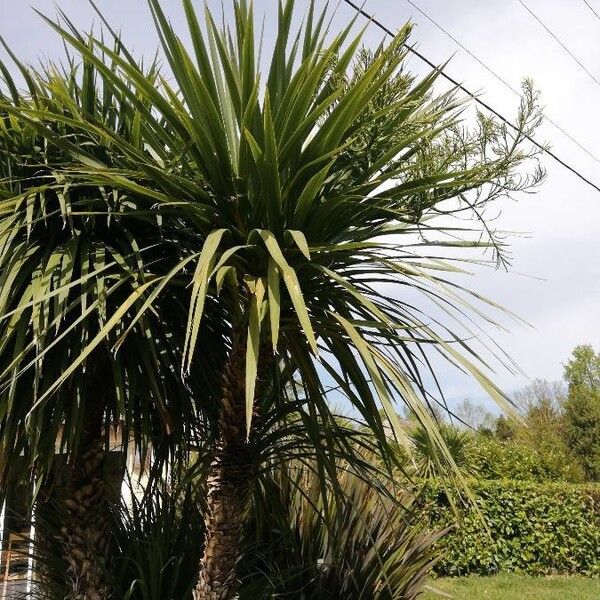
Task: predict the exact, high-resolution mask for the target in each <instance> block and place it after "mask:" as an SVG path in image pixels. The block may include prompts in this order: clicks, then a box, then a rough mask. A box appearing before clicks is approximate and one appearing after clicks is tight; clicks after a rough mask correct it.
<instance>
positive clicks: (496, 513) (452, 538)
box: [425, 480, 600, 576]
mask: <svg viewBox="0 0 600 600" xmlns="http://www.w3.org/2000/svg"><path fill="white" fill-rule="evenodd" d="M471 490H472V492H473V495H474V497H475V504H476V508H473V507H472V506H471V507H470V508H468V509H465V510H463V512H462V515H461V516H460V521H459V522H458V523H457V514H456V511H455V509H453V508H452V507H451V506H450V504H449V502H448V498H447V496H446V493H445V491H444V490H443V488H442V487H441V486H438V485H437V484H430V485H429V486H428V489H427V491H426V494H425V495H426V497H428V499H429V501H431V505H430V507H431V508H430V511H431V512H430V524H431V526H433V527H435V528H439V527H440V526H450V525H456V527H454V528H453V529H452V530H451V531H450V532H449V533H448V534H447V535H446V536H445V537H444V538H443V540H442V542H440V543H441V544H442V549H443V551H444V558H443V559H442V560H441V562H440V563H439V564H438V566H437V568H436V570H437V572H438V574H440V575H449V576H454V575H468V574H477V575H491V574H495V573H499V572H515V573H527V574H530V575H549V574H559V573H560V574H571V573H579V574H584V575H600V485H594V484H580V485H577V484H564V483H532V482H523V481H508V480H503V481H475V482H472V483H471ZM482 519H483V523H482ZM486 528H487V530H486Z"/></svg>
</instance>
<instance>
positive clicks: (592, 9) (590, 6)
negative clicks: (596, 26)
mask: <svg viewBox="0 0 600 600" xmlns="http://www.w3.org/2000/svg"><path fill="white" fill-rule="evenodd" d="M583 3H584V4H585V5H586V6H587V7H588V8H589V9H590V10H591V11H592V12H593V13H594V14H595V15H596V18H597V19H600V15H599V14H598V13H597V12H596V10H595V9H594V7H593V6H592V5H591V4H590V3H589V2H588V1H587V0H583Z"/></svg>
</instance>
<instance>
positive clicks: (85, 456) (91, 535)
mask: <svg viewBox="0 0 600 600" xmlns="http://www.w3.org/2000/svg"><path fill="white" fill-rule="evenodd" d="M93 379H95V378H93ZM97 383H98V385H99V386H100V387H97V388H96V389H94V388H93V386H90V389H89V392H88V395H89V396H91V395H92V394H96V395H97V396H96V401H95V402H94V401H91V402H89V404H88V406H86V407H85V411H86V414H85V417H84V424H83V432H82V437H81V442H80V444H79V452H78V453H77V456H76V457H75V460H74V461H73V463H72V464H71V465H69V469H70V473H69V478H68V481H67V484H66V489H65V496H64V500H63V509H64V513H63V515H62V518H64V523H63V526H62V528H61V538H62V540H61V541H62V547H63V553H64V558H65V560H66V562H67V565H68V567H67V580H68V584H69V588H70V589H69V594H68V596H67V598H66V600H107V599H108V598H109V597H110V591H109V587H108V584H107V581H106V565H107V562H108V558H109V554H108V553H109V519H110V516H109V494H108V488H107V484H106V479H105V464H106V457H107V452H106V448H105V446H104V439H103V425H104V410H105V402H104V401H103V400H104V398H103V397H102V396H103V392H102V390H103V388H105V387H106V385H107V382H106V381H104V382H102V383H100V382H97ZM87 400H88V401H89V400H92V398H91V397H88V398H87Z"/></svg>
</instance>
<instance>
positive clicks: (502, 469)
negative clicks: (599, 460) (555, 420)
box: [467, 435, 584, 483]
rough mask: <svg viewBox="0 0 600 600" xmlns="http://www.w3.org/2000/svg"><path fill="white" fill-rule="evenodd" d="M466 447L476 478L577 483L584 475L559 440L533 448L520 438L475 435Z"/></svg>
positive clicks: (469, 462)
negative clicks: (506, 439)
mask: <svg viewBox="0 0 600 600" xmlns="http://www.w3.org/2000/svg"><path fill="white" fill-rule="evenodd" d="M468 449H469V457H468V460H467V462H468V464H469V465H470V469H471V471H472V472H474V473H477V477H478V478H479V479H516V480H524V481H534V482H535V481H537V482H543V481H568V482H573V483H578V482H580V481H582V480H583V477H584V475H583V472H582V470H581V467H580V466H579V464H578V462H577V460H575V459H574V458H573V457H572V456H570V454H569V452H568V451H567V450H566V449H565V447H564V446H563V445H561V444H554V445H550V444H544V445H543V447H539V448H535V447H533V446H531V445H529V444H527V443H523V442H518V441H513V442H504V441H502V440H498V439H495V438H490V437H487V436H485V435H477V436H475V437H474V439H473V441H472V443H471V444H470V445H469V446H468Z"/></svg>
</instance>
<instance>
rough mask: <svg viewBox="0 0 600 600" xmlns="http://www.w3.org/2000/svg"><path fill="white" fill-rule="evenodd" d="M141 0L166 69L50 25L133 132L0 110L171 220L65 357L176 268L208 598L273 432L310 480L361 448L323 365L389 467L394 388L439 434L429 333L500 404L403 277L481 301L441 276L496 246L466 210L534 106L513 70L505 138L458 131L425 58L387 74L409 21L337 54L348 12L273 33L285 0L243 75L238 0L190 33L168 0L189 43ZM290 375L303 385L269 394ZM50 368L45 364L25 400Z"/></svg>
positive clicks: (352, 41) (233, 557) (283, 25)
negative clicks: (196, 434) (108, 92)
mask: <svg viewBox="0 0 600 600" xmlns="http://www.w3.org/2000/svg"><path fill="white" fill-rule="evenodd" d="M149 4H150V6H151V9H152V14H153V16H154V19H155V22H156V26H157V31H158V34H159V37H160V40H161V43H162V47H163V51H164V55H165V57H166V59H167V61H168V65H169V68H170V70H171V71H172V73H173V78H172V79H171V80H170V81H167V80H162V79H160V80H156V79H155V78H149V77H148V75H147V74H146V73H144V72H143V71H142V70H141V69H140V67H139V65H138V64H137V63H136V62H135V61H134V60H133V59H132V58H131V55H129V54H128V53H123V54H121V55H119V54H118V53H115V52H114V51H113V50H112V49H111V48H109V47H107V46H106V44H105V43H104V42H103V40H102V39H97V38H96V39H89V40H82V38H81V36H80V35H79V34H78V32H77V30H76V29H74V27H73V26H72V25H70V24H69V22H68V21H67V22H66V24H64V25H61V24H56V23H52V22H51V25H52V26H53V27H54V28H55V29H57V30H58V31H59V32H60V34H61V35H62V36H63V38H64V39H65V41H66V42H67V43H68V44H70V45H71V47H73V48H74V49H76V50H77V51H78V52H79V53H81V54H82V55H83V56H84V57H85V59H86V60H87V61H89V62H90V64H93V65H94V66H95V68H96V69H97V70H98V72H99V73H100V74H101V76H102V77H103V78H104V79H105V80H106V81H108V82H110V86H111V89H112V90H114V93H115V94H118V96H119V98H120V99H122V100H123V101H125V102H126V104H129V105H131V106H132V107H133V108H135V110H134V112H136V111H139V112H140V114H141V117H140V119H139V120H138V121H137V126H138V128H137V129H136V131H137V132H138V133H139V138H136V140H135V143H132V142H131V140H129V139H127V137H125V136H122V135H121V134H120V133H118V132H117V133H115V132H114V131H113V130H112V129H111V128H110V127H107V126H106V124H105V123H103V122H102V120H101V119H98V118H91V119H90V118H87V117H86V118H77V117H76V116H74V117H73V118H71V117H65V116H64V114H63V113H62V112H61V111H55V110H52V107H50V109H49V110H47V109H46V108H44V109H43V110H28V109H27V108H26V107H25V108H23V107H18V109H14V110H12V111H11V114H16V115H19V117H20V118H23V119H25V120H28V121H29V122H30V123H31V124H35V126H36V127H37V128H38V130H39V131H42V132H43V133H44V134H46V133H47V134H48V135H47V142H48V143H49V144H58V145H60V147H61V148H63V149H65V150H66V151H67V152H68V153H69V155H70V163H69V164H68V165H65V167H64V168H63V169H61V175H62V176H64V177H65V178H66V180H67V181H68V182H69V183H70V184H71V185H77V186H90V185H91V186H96V187H98V186H99V187H101V188H102V189H107V190H109V191H110V192H113V191H116V192H117V193H120V194H124V195H127V196H128V197H129V196H130V195H133V196H135V198H136V202H135V204H134V205H133V206H131V205H129V204H128V203H122V204H121V205H120V206H121V207H122V209H123V210H124V211H125V212H126V213H127V217H128V218H132V219H143V220H145V221H147V220H151V221H155V220H156V219H157V218H158V217H160V221H161V223H162V226H163V227H168V230H169V231H171V232H173V233H174V235H177V232H179V234H180V235H179V237H178V238H177V241H178V244H177V248H178V250H179V251H180V252H181V253H183V257H182V259H181V261H180V262H179V264H176V265H175V266H173V267H172V268H168V267H171V263H169V262H168V261H167V263H166V264H164V265H163V266H164V272H163V274H162V276H157V278H156V279H152V280H148V288H147V289H148V294H147V296H146V297H145V301H144V302H143V304H142V306H141V308H140V310H139V311H137V312H136V313H135V314H134V315H133V316H132V317H131V318H128V317H129V315H128V314H127V311H126V310H125V307H126V306H128V303H134V302H135V301H137V299H138V298H139V294H140V292H139V290H137V289H136V290H134V291H132V293H131V294H130V296H129V297H128V298H127V299H126V300H125V301H124V302H123V304H122V308H116V309H115V311H114V313H113V314H112V317H111V318H110V319H109V320H108V321H107V324H106V326H105V327H104V328H103V329H102V330H101V332H100V333H101V334H102V335H99V336H96V337H95V338H93V339H92V340H91V341H90V343H89V344H88V345H87V346H86V348H85V349H84V350H83V352H82V353H80V354H79V355H78V356H74V357H73V359H72V362H71V365H70V367H69V369H72V370H74V369H76V368H78V367H79V366H80V365H81V364H82V363H83V362H84V361H85V357H86V355H87V354H89V353H91V352H93V351H94V350H95V348H97V347H98V346H99V345H100V344H101V343H103V340H105V339H107V338H110V337H111V335H112V332H113V329H114V328H123V329H125V334H128V333H129V332H130V331H133V330H132V329H131V328H132V327H134V326H135V325H136V324H138V323H139V322H140V319H142V318H143V317H144V316H145V315H146V314H147V313H148V312H151V311H152V310H153V309H156V307H155V306H154V305H155V303H156V302H159V301H160V298H162V297H163V295H164V294H165V293H167V294H169V293H173V294H177V295H178V296H177V297H180V296H179V294H181V293H182V281H183V282H185V283H189V284H190V287H191V303H190V310H189V316H188V323H187V327H186V329H185V334H186V337H185V343H184V347H183V355H184V356H183V359H184V360H183V363H184V370H185V371H186V372H187V371H188V370H189V369H193V368H194V366H198V365H201V366H202V367H203V368H205V369H208V366H207V361H208V362H209V363H210V362H211V361H213V360H214V358H215V353H214V352H213V347H214V346H215V345H218V346H219V347H218V348H217V353H216V356H217V357H221V356H222V355H223V352H221V351H224V354H225V355H226V356H227V357H226V358H223V360H222V362H221V363H220V364H219V365H218V366H217V367H216V368H213V371H214V372H216V373H218V374H219V376H220V390H219V394H218V397H217V396H215V395H213V391H212V389H208V390H205V389H199V390H196V391H197V392H198V393H199V395H200V402H201V403H203V404H204V405H205V406H206V407H208V408H207V410H208V412H209V413H211V414H216V415H217V419H216V437H215V439H214V444H213V445H212V448H211V453H210V458H211V465H210V468H209V470H208V481H207V498H206V505H207V512H206V518H205V520H206V536H205V546H204V555H203V559H202V561H201V572H200V581H199V583H198V587H197V590H196V592H195V597H196V598H197V599H212V600H217V599H221V600H222V599H229V598H233V597H234V596H235V594H236V588H237V576H236V563H237V561H238V558H239V554H240V549H241V547H240V535H241V531H242V528H243V525H244V522H245V521H246V520H247V510H248V506H249V504H248V502H249V498H250V493H251V490H252V486H253V482H254V480H255V475H256V468H257V460H258V461H259V462H260V460H264V459H265V456H272V455H273V452H274V449H282V448H283V449H285V447H286V444H289V440H290V439H292V438H293V435H292V434H297V435H303V436H304V440H305V442H304V447H306V448H307V452H308V451H309V450H310V455H311V458H312V459H314V460H315V461H316V465H317V467H316V468H317V472H318V473H320V474H321V477H322V478H324V477H325V474H327V477H328V480H329V481H330V482H331V485H335V482H336V481H337V476H336V463H337V461H339V460H340V459H342V458H343V459H345V460H346V464H347V465H350V466H351V467H353V468H355V469H358V468H361V467H362V466H364V463H365V461H364V459H363V458H362V455H361V453H359V452H357V450H356V447H355V446H353V445H352V444H349V443H348V437H347V435H346V434H345V431H344V429H343V428H342V427H341V426H340V424H339V422H338V421H337V420H336V419H335V418H334V416H333V415H332V413H331V410H330V406H329V403H328V397H327V392H326V389H325V386H324V379H325V376H327V377H328V378H332V379H333V380H334V381H335V383H336V385H338V386H339V389H340V390H341V391H342V393H343V394H344V395H345V396H346V398H347V400H348V402H349V404H350V405H351V406H352V407H353V409H354V411H355V412H356V414H358V415H360V418H361V420H362V421H363V422H364V424H365V425H366V426H367V427H368V429H369V430H370V431H371V433H372V436H373V439H374V440H375V443H376V445H377V448H378V451H379V453H381V454H382V455H383V457H384V459H385V461H386V463H387V464H388V466H389V465H390V462H391V461H392V460H393V457H394V454H393V451H392V449H391V446H390V440H389V439H388V432H387V431H386V430H385V428H384V425H383V422H382V419H381V417H380V415H379V409H380V408H382V407H383V408H384V410H385V413H386V416H387V419H389V421H390V423H391V426H392V431H393V435H394V437H395V438H396V441H398V440H400V439H402V438H403V435H404V434H403V432H402V429H401V427H399V426H398V423H397V417H396V409H395V407H394V406H393V402H394V400H400V401H402V402H404V403H406V404H408V405H410V407H411V409H412V410H413V412H414V413H415V414H416V415H417V418H418V420H419V422H420V424H421V425H422V426H423V427H424V428H425V430H426V431H427V432H428V435H430V436H431V437H432V439H433V440H434V443H435V445H436V446H437V447H438V449H439V450H440V452H442V453H443V452H444V443H443V440H442V438H441V436H440V435H439V432H438V431H437V427H436V424H435V421H434V419H432V417H431V414H430V411H429V410H428V409H427V405H428V403H429V404H431V403H433V402H435V399H436V395H435V389H434V390H430V389H429V387H428V386H427V385H426V383H424V382H425V381H426V378H425V377H424V374H423V373H422V370H423V367H422V366H421V365H425V369H426V370H430V371H432V372H433V370H432V369H433V368H432V367H431V365H430V362H429V358H428V356H429V353H430V352H431V351H434V350H436V351H437V352H438V353H439V354H441V356H442V357H444V358H445V359H446V360H448V361H450V362H451V363H452V364H454V365H456V366H457V367H458V368H461V369H463V370H464V371H467V372H469V373H471V374H472V375H473V376H474V377H475V378H477V380H478V381H479V382H480V383H481V384H482V385H483V386H484V388H485V389H486V390H487V391H488V392H489V393H490V394H491V395H492V396H493V397H494V398H495V399H496V400H497V401H499V402H501V403H504V404H506V398H505V397H504V395H503V394H502V393H501V392H500V390H498V388H497V387H495V386H494V385H493V383H492V382H491V381H489V379H488V378H487V377H486V375H485V374H484V370H485V364H484V363H483V362H480V361H479V359H478V358H477V356H478V354H477V351H476V350H475V349H474V348H473V347H472V344H471V343H469V342H467V341H465V340H468V339H471V335H470V334H469V333H468V332H467V331H466V330H465V331H463V330H460V331H453V330H451V329H450V328H448V327H447V326H446V324H445V323H444V322H439V320H438V319H435V318H430V317H429V316H427V314H426V312H425V310H424V309H417V308H415V306H414V304H413V299H412V298H410V297H407V295H406V294H405V293H404V292H406V291H407V290H411V291H412V293H417V294H420V296H421V298H422V299H423V302H424V304H426V303H427V302H430V303H432V304H435V305H436V306H439V304H440V303H441V304H442V307H443V308H444V310H445V311H446V312H449V313H450V314H451V315H452V316H453V317H457V318H458V319H459V320H460V315H461V314H462V313H463V312H464V311H465V310H467V309H468V308H469V306H472V303H470V302H469V298H470V299H471V300H472V302H474V303H481V302H483V303H484V304H485V300H484V299H482V298H481V297H480V296H479V295H477V294H471V293H470V292H468V290H467V291H465V290H463V288H461V287H460V286H459V285H458V283H457V282H455V281H453V279H452V273H457V272H459V273H460V272H461V269H460V266H459V263H458V262H457V263H456V264H453V263H454V262H455V260H460V259H461V258H462V254H461V252H464V251H465V250H468V249H476V250H481V249H486V248H487V249H490V248H491V249H496V250H497V251H498V252H499V254H498V256H499V257H500V258H502V254H501V251H502V248H501V246H500V245H499V244H498V241H497V240H496V238H495V236H494V234H493V232H492V231H491V230H490V229H489V228H488V227H486V226H485V223H484V221H483V215H484V210H485V207H486V206H487V205H488V204H489V203H490V202H492V201H493V200H494V199H497V198H499V197H501V196H503V195H505V194H507V193H511V192H515V191H519V190H523V189H526V188H529V187H531V186H532V185H535V184H537V183H538V182H539V180H540V178H541V176H542V173H541V171H539V169H535V170H534V173H533V177H532V178H529V177H527V176H521V175H520V167H522V165H523V163H524V161H526V160H527V158H529V156H528V154H527V153H526V152H524V151H523V149H522V143H523V141H524V138H525V136H526V135H528V134H529V133H530V132H531V131H532V128H534V127H535V126H536V125H537V123H538V122H539V113H538V110H537V106H536V97H535V94H534V93H533V91H532V89H531V87H530V86H529V85H527V86H526V87H525V90H524V98H523V101H522V104H521V107H520V110H519V114H518V116H517V123H518V125H519V127H518V131H517V133H516V134H514V135H513V134H512V133H511V132H509V131H508V130H507V129H506V128H505V127H504V126H502V125H498V124H496V123H495V122H493V121H492V120H489V119H487V118H485V117H483V116H482V115H478V118H477V125H476V127H475V129H474V130H468V129H466V128H465V127H464V126H462V125H461V124H460V121H459V114H460V112H461V110H462V109H463V105H462V103H461V102H460V101H459V100H458V99H457V98H456V97H455V95H454V93H453V92H449V93H445V94H441V95H436V94H435V93H434V91H433V86H434V83H435V80H436V77H437V75H438V73H439V72H438V71H434V72H433V73H431V74H429V75H427V76H426V77H424V78H423V79H422V80H421V81H415V80H414V79H413V78H412V77H410V76H409V75H407V74H406V72H405V71H404V69H403V63H404V60H405V58H406V55H407V50H406V48H405V43H406V40H407V36H408V33H409V30H410V28H409V27H405V28H403V29H402V30H401V32H400V33H399V34H398V36H397V38H396V39H394V41H393V42H392V43H390V45H389V46H386V47H384V46H383V45H382V46H381V47H380V48H378V49H377V51H375V52H374V53H372V54H368V53H359V54H357V49H358V48H359V46H360V40H361V37H360V35H359V36H357V37H353V36H352V35H351V32H352V24H351V25H350V26H349V27H348V28H347V29H345V30H344V31H342V32H341V33H339V34H337V35H335V34H333V32H331V31H328V30H327V28H326V26H325V25H324V24H325V22H326V16H327V14H326V12H323V13H322V14H317V13H316V12H315V10H314V4H313V3H312V2H311V4H310V6H309V11H308V15H307V18H306V20H305V22H304V25H303V26H302V29H301V31H300V32H299V33H298V34H296V33H292V31H291V24H292V20H293V19H292V16H293V8H294V2H292V1H288V2H286V3H280V5H279V15H278V32H277V37H276V40H275V44H274V49H273V52H272V59H271V66H270V69H269V72H268V74H267V77H266V78H261V76H260V75H261V73H260V67H259V64H258V60H257V58H258V54H259V52H258V43H257V39H256V36H255V27H254V15H253V9H252V6H251V5H250V4H248V3H247V2H246V1H245V0H240V1H236V2H234V3H233V6H234V12H235V16H236V18H235V24H234V25H233V26H232V27H233V28H232V30H228V29H227V28H226V27H225V26H223V28H222V29H221V28H219V27H218V26H217V25H216V24H215V22H214V20H213V18H212V16H211V14H210V12H207V14H206V28H205V29H203V28H202V27H201V26H200V24H199V20H198V17H197V15H196V13H195V11H194V9H193V7H192V3H191V1H189V0H184V2H183V5H184V9H185V12H186V15H187V18H188V24H189V33H190V36H191V40H192V52H191V53H190V52H188V50H187V49H186V47H185V45H184V44H183V42H182V41H181V40H180V38H179V37H178V35H177V33H176V32H175V31H174V30H173V29H172V27H171V25H170V24H169V22H168V20H167V18H166V16H165V15H164V13H163V10H162V8H161V5H160V3H159V2H158V0H149ZM173 85H175V86H176V87H175V88H174V87H173ZM66 122H68V123H69V125H70V126H72V127H76V128H77V129H78V135H79V136H81V138H79V139H80V140H81V141H80V143H78V144H77V146H75V145H74V144H72V143H71V140H70V139H69V138H68V137H67V136H64V135H62V136H61V135H59V136H57V135H56V133H55V131H52V130H50V129H47V130H46V129H44V125H43V124H44V123H66ZM86 136H87V138H88V141H87V142H84V141H83V140H84V139H85V138H86ZM98 143H101V144H105V145H107V146H109V147H110V148H111V150H113V154H112V155H111V161H110V162H107V161H103V160H97V159H95V158H94V156H93V153H90V152H88V146H94V145H97V144H98ZM128 211H129V212H128ZM467 217H471V219H472V221H471V223H470V224H469V225H467V224H466V222H465V219H466V218H467ZM453 218H455V219H457V220H456V221H455V220H453ZM457 236H459V239H457ZM142 246H143V244H142ZM449 249H450V250H449ZM445 253H447V255H446V254H445ZM444 255H446V256H447V259H446V260H444V259H443V258H441V256H444ZM192 263H194V264H195V267H194V268H193V269H191V268H190V265H191V264H192ZM159 268H160V264H159V265H155V271H156V270H158V269H159ZM150 290H151V291H150ZM171 290H174V291H172V292H171ZM463 293H464V296H463ZM472 308H473V309H474V310H477V311H479V310H480V308H481V307H479V308H476V307H474V306H473V307H472ZM157 313H158V314H160V311H157ZM213 322H214V323H219V324H220V325H221V326H222V327H223V330H224V336H223V338H215V337H214V336H212V332H211V329H210V323H213ZM449 322H450V321H449ZM452 322H454V321H452ZM127 337H128V336H127V335H125V336H122V339H126V338H127ZM120 339H121V338H120ZM463 352H464V354H463ZM292 376H294V377H295V378H297V379H298V380H299V381H300V383H301V386H302V389H303V390H304V395H303V396H302V397H298V396H292V397H291V398H290V397H289V396H288V395H287V394H282V393H280V392H281V391H282V390H284V389H285V385H282V383H283V384H285V383H286V382H289V380H290V378H291V377H292ZM66 379H67V376H61V377H60V378H59V379H57V381H56V382H55V383H54V384H53V385H52V386H51V387H50V388H48V390H47V392H46V395H45V397H48V396H49V395H50V394H51V393H53V392H54V391H56V390H57V389H59V388H60V387H61V386H63V385H64V383H65V381H66ZM211 407H212V408H211ZM448 460H451V458H450V457H448Z"/></svg>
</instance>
